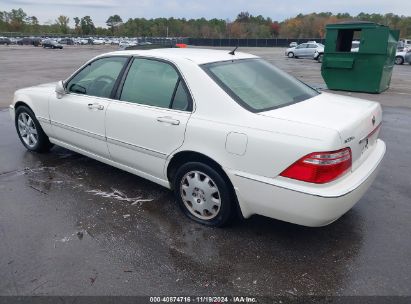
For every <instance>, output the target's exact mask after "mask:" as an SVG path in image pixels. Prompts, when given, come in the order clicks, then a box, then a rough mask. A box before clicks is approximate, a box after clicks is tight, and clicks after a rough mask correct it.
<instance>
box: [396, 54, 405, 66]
mask: <svg viewBox="0 0 411 304" xmlns="http://www.w3.org/2000/svg"><path fill="white" fill-rule="evenodd" d="M403 63H404V58H402V57H401V56H397V57H395V64H398V65H401V64H403Z"/></svg>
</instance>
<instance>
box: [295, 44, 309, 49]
mask: <svg viewBox="0 0 411 304" xmlns="http://www.w3.org/2000/svg"><path fill="white" fill-rule="evenodd" d="M306 47H307V45H306V44H300V45H298V46H297V47H296V49H305V48H306Z"/></svg>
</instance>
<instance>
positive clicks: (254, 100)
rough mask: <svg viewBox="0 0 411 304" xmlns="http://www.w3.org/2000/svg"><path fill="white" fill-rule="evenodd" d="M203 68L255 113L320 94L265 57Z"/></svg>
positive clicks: (209, 65)
mask: <svg viewBox="0 0 411 304" xmlns="http://www.w3.org/2000/svg"><path fill="white" fill-rule="evenodd" d="M202 67H203V69H204V70H205V71H206V72H207V73H208V74H209V75H210V76H211V78H212V79H213V80H214V81H216V82H217V83H218V85H220V87H221V88H222V89H224V90H225V91H226V92H227V93H228V94H229V95H230V96H231V97H232V98H233V99H234V100H235V101H237V102H238V103H239V104H240V105H241V106H243V107H244V108H246V109H247V110H249V111H252V112H262V111H267V110H272V109H275V108H279V107H284V106H286V105H290V104H293V103H296V102H299V101H303V100H306V99H309V98H311V97H314V96H316V95H318V94H319V93H318V92H317V91H316V90H314V89H313V88H311V87H309V86H307V85H306V84H304V83H302V82H301V81H299V80H297V79H295V78H294V77H292V76H290V75H288V74H287V73H285V72H283V71H281V70H279V69H277V68H276V67H274V66H273V65H271V64H270V63H268V62H266V61H264V60H262V59H245V60H233V61H224V62H216V63H209V64H205V65H203V66H202Z"/></svg>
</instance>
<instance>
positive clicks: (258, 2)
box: [0, 0, 411, 26]
mask: <svg viewBox="0 0 411 304" xmlns="http://www.w3.org/2000/svg"><path fill="white" fill-rule="evenodd" d="M13 8H22V9H23V10H24V11H25V12H26V13H27V14H28V15H29V16H36V17H37V18H39V20H40V23H42V24H43V23H46V22H54V21H55V19H56V18H57V17H58V16H59V15H65V16H68V17H70V22H71V25H73V24H74V22H73V17H76V16H78V17H80V18H81V17H83V16H86V15H89V16H91V18H92V20H93V21H94V24H95V25H96V26H105V25H106V24H105V22H106V20H107V18H108V17H109V16H111V15H114V14H118V15H120V17H121V18H122V19H123V21H127V19H128V18H143V17H144V18H147V19H150V18H156V17H166V18H168V17H174V18H183V17H184V18H187V19H190V18H201V17H205V18H207V19H212V18H218V19H229V20H234V19H235V18H236V16H237V15H238V13H240V12H241V11H248V12H249V13H250V14H252V15H262V16H264V17H271V18H272V19H273V20H277V21H282V20H284V19H287V18H291V17H294V16H296V15H298V14H299V13H303V14H307V13H312V12H332V13H345V12H348V13H350V14H351V15H357V14H358V13H360V12H365V13H381V14H385V13H394V14H398V15H407V16H410V15H411V4H410V3H409V2H408V1H407V0H344V1H332V0H225V1H224V0H121V1H116V0H54V1H53V0H1V3H0V11H10V10H11V9H13Z"/></svg>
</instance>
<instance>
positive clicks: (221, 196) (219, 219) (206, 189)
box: [173, 162, 234, 227]
mask: <svg viewBox="0 0 411 304" xmlns="http://www.w3.org/2000/svg"><path fill="white" fill-rule="evenodd" d="M173 186H174V193H175V195H176V199H177V202H178V204H179V206H180V208H181V209H182V211H183V213H184V214H185V215H186V216H188V217H189V218H190V219H192V220H194V221H196V222H198V223H200V224H203V225H207V226H214V227H221V226H223V225H225V224H227V223H228V221H229V220H230V219H231V217H232V213H233V209H234V208H233V205H234V199H233V195H232V191H231V186H230V184H229V183H228V181H227V180H226V179H225V178H224V177H223V175H222V174H221V173H220V172H218V171H217V170H215V169H214V168H212V167H210V166H209V165H206V164H204V163H200V162H189V163H186V164H184V165H182V166H181V167H180V168H179V169H178V170H177V172H176V175H175V178H174V181H173Z"/></svg>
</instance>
